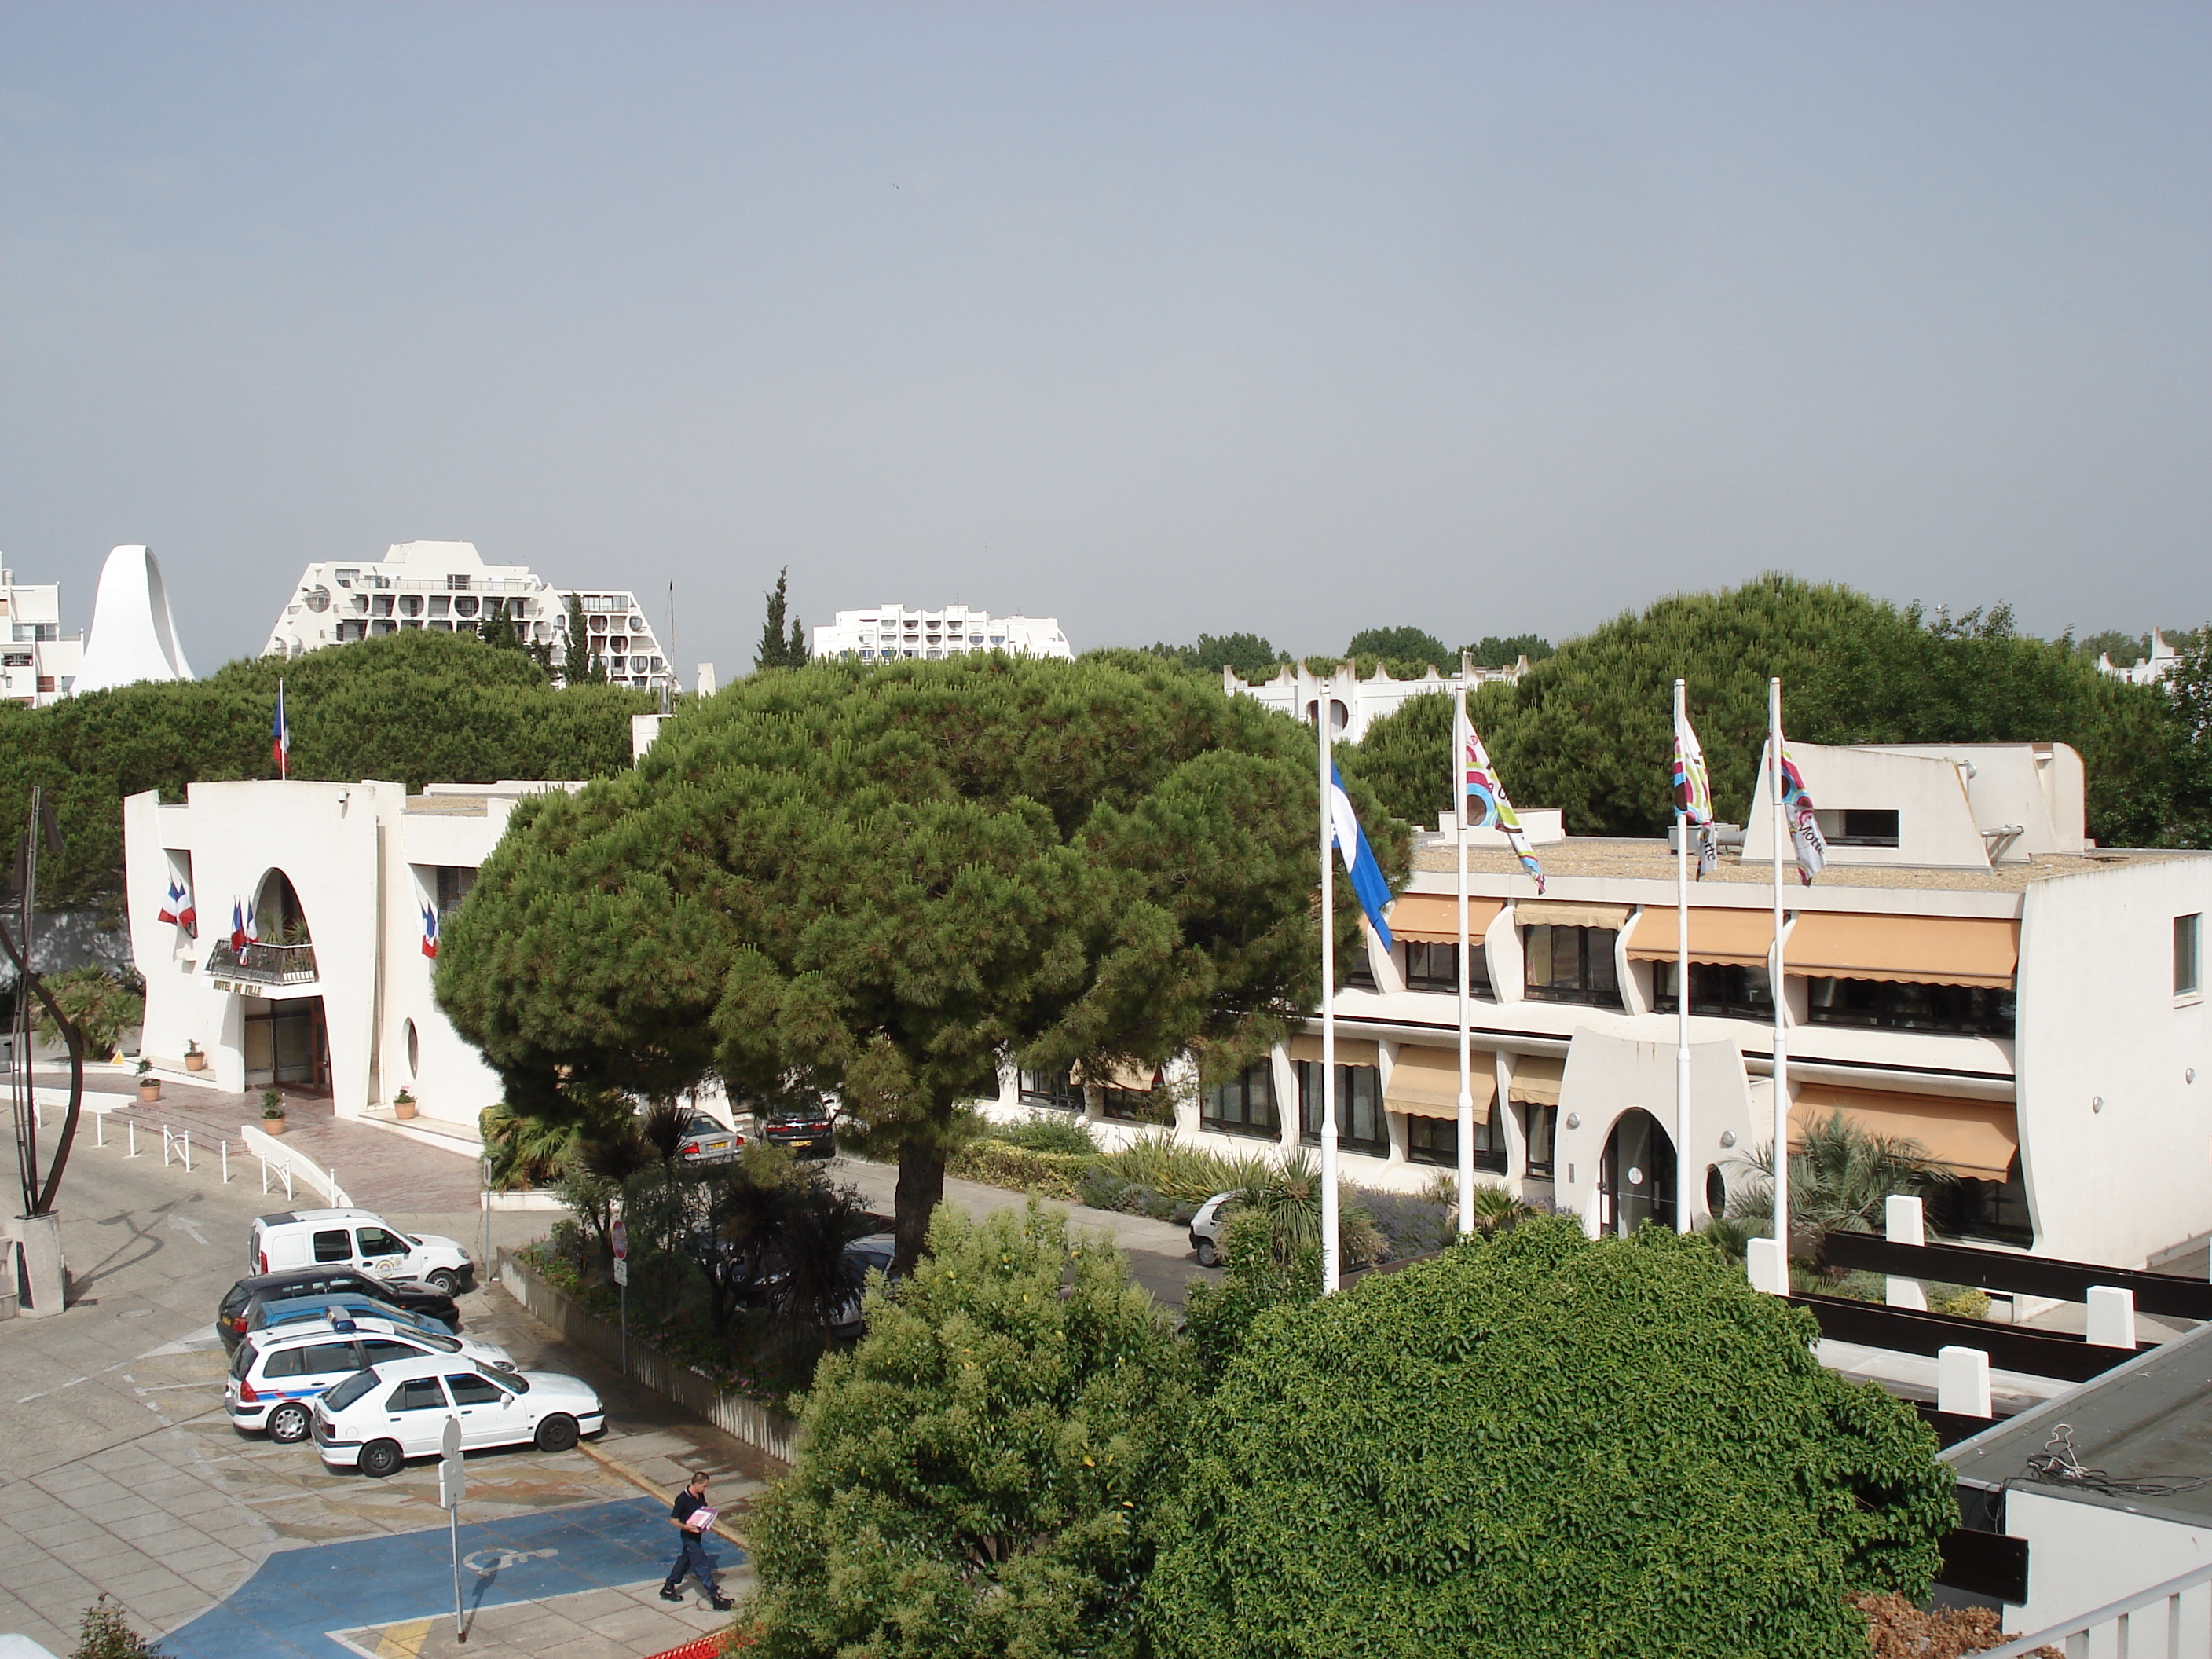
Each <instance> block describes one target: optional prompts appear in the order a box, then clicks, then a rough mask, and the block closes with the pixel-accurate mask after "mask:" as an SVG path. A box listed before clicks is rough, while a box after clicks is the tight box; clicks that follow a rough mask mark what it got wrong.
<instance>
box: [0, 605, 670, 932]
mask: <svg viewBox="0 0 2212 1659" xmlns="http://www.w3.org/2000/svg"><path fill="white" fill-rule="evenodd" d="M279 677H282V678H283V680H284V682H285V688H286V690H285V713H286V714H287V716H288V718H289V720H290V723H291V727H292V762H291V769H292V775H293V776H294V777H295V778H318V779H325V780H331V781H347V782H355V781H360V780H361V779H363V778H390V779H394V780H398V781H402V782H404V783H405V784H406V785H407V787H409V788H410V789H420V788H421V787H422V786H423V785H424V784H425V783H430V782H441V783H490V782H495V781H498V780H499V779H501V778H532V779H536V778H579V777H582V778H588V777H592V776H596V775H599V774H601V773H605V772H611V771H613V770H615V769H617V768H618V767H626V766H627V765H628V764H629V717H630V715H632V714H639V713H642V712H644V711H645V710H647V708H651V707H652V706H653V704H652V701H651V699H650V698H649V697H648V696H647V694H646V693H644V692H641V691H635V690H628V689H626V688H622V687H617V686H608V685H594V686H578V687H572V688H569V689H567V690H556V688H555V687H554V686H553V685H552V684H550V681H549V679H548V678H547V675H546V671H545V669H544V665H542V664H541V663H540V662H539V661H538V660H537V659H535V658H534V657H533V656H532V654H531V653H528V652H526V651H521V650H501V649H497V648H492V647H486V646H484V645H483V644H482V643H480V642H479V641H477V640H475V639H474V638H472V637H470V636H468V635H457V634H437V633H431V632H428V631H427V630H424V631H420V632H417V631H412V630H410V631H409V632H406V633H401V634H394V635H388V636H386V637H385V638H382V639H374V640H368V641H362V643H360V644H357V645H346V646H334V647H331V648H330V649H328V650H324V651H313V652H310V653H307V655H306V656H304V657H299V658H295V659H291V660H289V661H286V660H284V659H281V658H275V657H262V658H253V659H241V660H240V661H237V662H234V663H230V664H228V665H226V666H224V667H223V668H222V669H219V670H218V671H216V672H215V673H214V674H212V675H210V677H209V678H206V679H204V680H187V681H176V682H170V683H167V684H155V683H147V684H138V685H126V686H120V687H118V688H117V689H115V690H110V691H88V692H85V693H83V694H82V696H72V697H64V699H62V700H61V701H60V702H57V703H53V704H52V705H50V706H49V707H47V708H35V709H34V708H21V707H19V706H17V705H15V704H13V703H7V704H0V836H4V837H5V838H6V842H7V844H9V845H10V846H12V845H13V844H14V842H15V836H17V835H19V834H20V833H21V829H22V825H23V819H24V815H25V814H26V813H27V811H29V805H30V791H31V786H32V785H33V784H40V785H43V786H44V787H45V788H46V793H47V797H48V799H51V800H52V802H53V804H54V806H55V809H56V811H57V813H58V817H59V818H60V822H61V828H62V834H63V837H64V850H63V852H62V853H61V854H60V855H59V856H58V858H55V859H53V860H49V861H45V862H42V864H41V866H40V872H39V887H40V895H41V897H42V898H50V899H51V902H53V903H56V904H71V903H82V902H89V901H92V900H95V899H98V898H101V897H104V896H111V895H113V894H115V893H117V892H119V891H120V890H121V888H122V883H123V811H122V801H123V798H124V797H125V796H126V795H132V794H137V793H139V792H141V791H143V790H147V789H158V790H160V791H161V797H162V799H165V800H171V801H176V800H182V799H184V790H185V785H186V784H188V783H194V782H202V783H204V782H217V781H224V780H228V779H233V778H265V777H273V776H274V775H276V769H275V765H274V763H273V762H272V761H271V760H270V752H269V728H270V719H271V717H272V715H273V714H274V713H275V711H276V682H277V679H278V678H279Z"/></svg>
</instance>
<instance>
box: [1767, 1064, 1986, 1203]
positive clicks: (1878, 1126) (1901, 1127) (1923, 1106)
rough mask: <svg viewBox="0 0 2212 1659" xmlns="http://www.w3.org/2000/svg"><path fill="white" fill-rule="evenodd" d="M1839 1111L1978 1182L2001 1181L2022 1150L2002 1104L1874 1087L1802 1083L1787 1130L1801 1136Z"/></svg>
mask: <svg viewBox="0 0 2212 1659" xmlns="http://www.w3.org/2000/svg"><path fill="white" fill-rule="evenodd" d="M1836 1112H1841V1113H1842V1114H1843V1115H1844V1116H1845V1117H1846V1118H1848V1119H1850V1121H1851V1122H1853V1123H1854V1124H1856V1125H1857V1126H1858V1127H1860V1128H1862V1129H1864V1130H1865V1131H1866V1132H1867V1133H1869V1134H1878V1135H1887V1137H1889V1138H1890V1139H1893V1140H1914V1141H1917V1142H1919V1143H1920V1150H1921V1151H1922V1152H1924V1153H1926V1154H1927V1156H1928V1157H1929V1159H1931V1160H1932V1161H1933V1162H1935V1163H1937V1164H1942V1165H1943V1166H1944V1167H1945V1168H1946V1169H1948V1170H1951V1171H1952V1172H1953V1173H1954V1174H1957V1175H1962V1176H1972V1177H1973V1178H1974V1179H1976V1180H1978V1181H2002V1180H2003V1179H2004V1178H2005V1172H2006V1171H2007V1170H2009V1169H2010V1168H2011V1167H2012V1161H2013V1158H2014V1156H2015V1154H2016V1153H2017V1152H2019V1151H2020V1123H2019V1119H2018V1116H2017V1114H2016V1113H2015V1109H2014V1108H2013V1107H2012V1106H2011V1105H2009V1104H2008V1103H2005V1102H2003V1101H1996V1100H1957V1099H1952V1098H1949V1097H1945V1096H1941V1095H1899V1094H1891V1093H1888V1092H1887V1091H1883V1090H1878V1089H1844V1088H1838V1087H1835V1086H1833V1085H1828V1084H1815V1083H1808V1084H1806V1085H1804V1086H1803V1087H1802V1088H1801V1089H1799V1090H1798V1091H1797V1098H1796V1101H1795V1102H1794V1103H1792V1104H1791V1106H1790V1133H1791V1135H1792V1136H1793V1137H1797V1136H1802V1135H1803V1134H1804V1133H1805V1131H1806V1130H1807V1129H1808V1127H1811V1126H1812V1125H1813V1124H1815V1123H1821V1122H1826V1121H1827V1119H1828V1118H1829V1116H1830V1115H1832V1114H1833V1113H1836Z"/></svg>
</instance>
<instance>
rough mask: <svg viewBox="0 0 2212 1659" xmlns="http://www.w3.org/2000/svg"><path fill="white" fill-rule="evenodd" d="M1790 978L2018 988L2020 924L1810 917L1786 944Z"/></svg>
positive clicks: (1818, 913)
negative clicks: (1804, 977) (1795, 976)
mask: <svg viewBox="0 0 2212 1659" xmlns="http://www.w3.org/2000/svg"><path fill="white" fill-rule="evenodd" d="M1784 960H1785V961H1786V963H1787V965H1788V968H1789V971H1790V972H1791V973H1793V974H1802V975H1807V976H1808V977H1810V978H1814V979H1879V980H1889V981H1897V982H1899V983H1904V984H1911V985H1978V986H1982V987H1987V988H1989V989H1992V990H1999V991H2005V990H2010V989H2011V988H2012V982H2013V975H2015V974H2016V973H2017V972H2018V971H2019V970H2020V924H2019V923H2018V922H2017V921H1998V920H1988V919H1984V918H1982V917H1979V916H1881V915H1866V914H1863V913H1848V912H1844V911H1838V910H1806V911H1802V912H1800V913H1799V915H1798V917H1797V921H1796V926H1794V927H1791V928H1790V932H1789V934H1788V936H1787V937H1786V939H1784Z"/></svg>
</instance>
